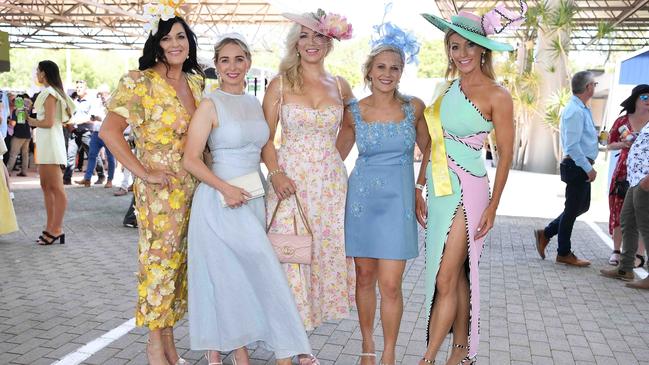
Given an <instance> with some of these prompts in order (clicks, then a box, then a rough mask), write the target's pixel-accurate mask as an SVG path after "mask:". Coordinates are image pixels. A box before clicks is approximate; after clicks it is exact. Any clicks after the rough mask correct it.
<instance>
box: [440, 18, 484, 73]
mask: <svg viewBox="0 0 649 365" xmlns="http://www.w3.org/2000/svg"><path fill="white" fill-rule="evenodd" d="M453 34H458V35H460V34H459V33H457V32H454V31H452V30H448V31H447V32H446V35H445V36H444V50H445V51H446V59H447V60H448V67H447V68H446V74H445V75H444V77H445V78H446V79H447V80H451V79H454V78H457V77H458V76H459V74H460V72H459V71H458V69H457V67H456V66H455V63H454V62H453V60H451V45H450V42H451V36H452V35H453ZM460 37H462V35H460ZM462 38H464V37H462ZM469 42H471V40H469ZM475 44H476V45H478V46H480V45H479V44H477V43H475ZM480 47H482V46H480ZM482 48H484V50H485V52H484V55H481V59H480V70H482V73H483V74H484V75H485V76H487V77H488V78H490V79H492V80H496V73H495V72H494V66H493V57H492V53H493V52H492V51H491V50H490V49H488V48H485V47H482ZM483 59H484V64H483V63H482V60H483Z"/></svg>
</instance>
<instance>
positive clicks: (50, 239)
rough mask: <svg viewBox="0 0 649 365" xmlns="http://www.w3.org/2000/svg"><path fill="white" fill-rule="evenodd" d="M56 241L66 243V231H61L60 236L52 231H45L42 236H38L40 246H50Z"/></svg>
mask: <svg viewBox="0 0 649 365" xmlns="http://www.w3.org/2000/svg"><path fill="white" fill-rule="evenodd" d="M56 241H59V243H60V244H62V245H63V244H65V233H61V234H60V235H58V236H54V235H53V234H51V233H50V232H47V231H43V234H42V235H41V236H38V240H37V241H36V243H37V244H38V245H39V246H49V245H51V244H53V243H56Z"/></svg>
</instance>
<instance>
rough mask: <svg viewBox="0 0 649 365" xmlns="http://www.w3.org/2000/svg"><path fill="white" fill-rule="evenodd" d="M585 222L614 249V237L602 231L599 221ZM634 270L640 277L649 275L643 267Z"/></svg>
mask: <svg viewBox="0 0 649 365" xmlns="http://www.w3.org/2000/svg"><path fill="white" fill-rule="evenodd" d="M584 223H586V224H587V225H588V226H589V227H590V229H592V230H593V231H594V232H595V234H597V236H599V238H600V239H601V240H602V241H604V243H605V244H606V245H607V246H608V247H610V249H611V250H613V239H612V238H611V236H609V235H608V234H606V233H604V231H602V229H601V228H600V227H599V226H598V225H597V223H595V222H593V221H584ZM633 272H635V274H636V275H638V276H639V277H640V279H644V278H646V277H647V276H649V273H647V271H646V270H645V269H644V268H642V267H638V268H635V269H633Z"/></svg>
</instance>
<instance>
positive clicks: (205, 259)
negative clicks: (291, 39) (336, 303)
mask: <svg viewBox="0 0 649 365" xmlns="http://www.w3.org/2000/svg"><path fill="white" fill-rule="evenodd" d="M208 97H209V99H211V100H212V102H213V103H214V105H215V108H216V112H217V115H218V127H217V128H214V129H212V131H211V133H210V136H209V139H208V146H209V148H210V151H211V153H212V158H213V163H212V171H213V172H214V173H215V174H216V175H217V176H219V177H220V178H222V179H225V180H228V179H232V178H234V177H238V176H242V175H245V174H249V173H251V172H255V171H257V172H260V168H259V161H260V156H261V148H262V147H263V146H264V144H265V143H266V142H267V141H268V136H269V131H268V126H267V124H266V121H265V120H264V115H263V112H262V109H261V106H260V105H259V101H258V100H257V99H256V98H255V97H254V96H252V95H233V94H228V93H225V92H223V91H221V90H217V91H215V92H214V93H212V94H210V95H208ZM191 209H192V210H191V216H190V220H189V232H188V286H189V288H188V289H189V334H190V342H191V348H192V350H220V351H231V350H234V349H236V348H239V347H242V346H249V345H253V346H254V345H258V346H261V347H262V348H264V349H266V350H268V351H271V352H274V353H275V357H276V358H287V357H291V356H294V355H297V354H310V353H311V346H310V345H309V341H308V338H307V336H306V333H305V330H304V326H303V324H302V319H301V318H300V315H299V313H298V311H297V307H296V305H295V301H294V299H293V294H292V293H291V291H290V289H289V287H288V283H287V281H286V276H285V275H284V270H282V267H281V266H280V263H279V261H278V260H277V257H276V256H275V252H274V251H273V249H272V247H271V245H270V242H269V241H268V238H267V236H266V231H265V207H264V199H263V197H261V198H257V199H253V200H250V201H248V203H247V204H245V205H243V206H242V207H240V208H234V209H233V208H228V207H223V206H222V203H221V193H219V192H218V191H217V190H215V189H214V188H212V187H210V186H208V185H207V184H204V183H201V184H200V185H199V186H198V188H197V189H196V192H195V194H194V199H193V202H192V208H191Z"/></svg>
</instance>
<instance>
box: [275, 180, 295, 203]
mask: <svg viewBox="0 0 649 365" xmlns="http://www.w3.org/2000/svg"><path fill="white" fill-rule="evenodd" d="M270 182H271V184H272V185H273V190H275V194H277V197H278V198H279V199H280V200H284V199H286V198H288V197H290V196H291V195H292V194H295V192H296V191H297V186H296V185H295V182H293V180H291V179H289V177H288V176H286V175H284V174H283V173H282V174H276V175H273V176H272V177H271V179H270Z"/></svg>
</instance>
